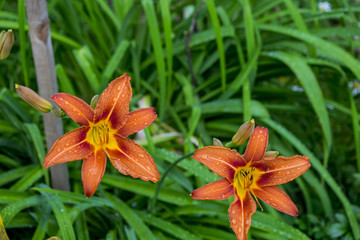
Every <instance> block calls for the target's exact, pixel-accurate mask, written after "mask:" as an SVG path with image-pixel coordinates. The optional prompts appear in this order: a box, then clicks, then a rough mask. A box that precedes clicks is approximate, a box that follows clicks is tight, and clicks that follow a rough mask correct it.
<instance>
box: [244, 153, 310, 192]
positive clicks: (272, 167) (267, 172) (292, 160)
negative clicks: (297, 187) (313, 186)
mask: <svg viewBox="0 0 360 240" xmlns="http://www.w3.org/2000/svg"><path fill="white" fill-rule="evenodd" d="M251 166H252V167H255V168H257V169H259V170H260V171H264V173H263V174H262V175H261V176H260V177H259V180H258V181H257V185H258V186H259V187H267V186H275V185H279V184H283V183H287V182H289V181H292V180H294V179H295V178H297V177H298V176H300V175H301V174H303V173H304V172H306V170H308V168H309V167H310V166H311V165H310V162H309V158H308V157H306V156H299V155H296V156H293V157H289V158H287V157H283V156H280V157H277V158H274V159H273V160H270V159H269V160H266V161H265V160H264V161H259V162H255V163H253V164H251Z"/></svg>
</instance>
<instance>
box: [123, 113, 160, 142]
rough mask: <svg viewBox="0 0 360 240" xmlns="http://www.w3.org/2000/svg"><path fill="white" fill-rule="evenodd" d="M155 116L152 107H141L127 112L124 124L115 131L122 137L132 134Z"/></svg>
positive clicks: (145, 125) (146, 124)
mask: <svg viewBox="0 0 360 240" xmlns="http://www.w3.org/2000/svg"><path fill="white" fill-rule="evenodd" d="M156 117H157V115H156V113H155V112H154V108H153V107H150V108H141V109H137V110H135V111H132V112H130V113H129V118H128V120H127V122H126V123H125V125H124V126H122V128H121V129H120V130H119V131H118V132H117V133H118V134H119V135H121V136H123V137H127V136H129V135H131V134H134V133H136V132H138V131H140V130H142V129H144V128H146V127H147V126H149V125H150V124H151V123H152V122H153V121H154V120H155V118H156Z"/></svg>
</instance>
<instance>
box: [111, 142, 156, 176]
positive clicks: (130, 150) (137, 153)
mask: <svg viewBox="0 0 360 240" xmlns="http://www.w3.org/2000/svg"><path fill="white" fill-rule="evenodd" d="M115 138H116V141H117V143H118V148H117V149H108V148H107V149H106V153H107V155H108V157H109V158H110V161H111V163H112V164H113V165H114V167H115V168H116V169H117V170H119V172H121V173H123V174H125V175H127V174H129V175H130V176H132V177H133V178H141V179H142V180H144V181H149V180H150V181H152V182H157V181H158V180H159V178H160V173H159V171H158V169H157V167H156V165H155V162H154V159H153V158H152V157H151V156H150V154H148V153H147V152H146V151H145V149H144V148H143V147H141V146H140V145H138V144H136V143H135V142H134V141H132V140H130V139H127V138H123V137H121V136H119V135H115Z"/></svg>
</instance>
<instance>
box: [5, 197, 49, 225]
mask: <svg viewBox="0 0 360 240" xmlns="http://www.w3.org/2000/svg"><path fill="white" fill-rule="evenodd" d="M41 203H42V201H41V197H40V196H31V197H28V198H24V199H21V200H17V201H15V202H12V203H10V204H8V205H7V206H6V207H4V208H3V209H2V210H1V211H0V215H1V217H2V218H3V221H4V225H5V226H7V225H8V224H9V223H10V222H11V220H12V219H13V218H14V217H15V216H16V215H17V214H18V213H19V212H21V211H22V210H24V209H26V208H29V207H33V206H36V205H40V204H41Z"/></svg>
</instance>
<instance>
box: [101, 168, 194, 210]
mask: <svg viewBox="0 0 360 240" xmlns="http://www.w3.org/2000/svg"><path fill="white" fill-rule="evenodd" d="M102 183H103V184H107V185H110V186H112V187H115V188H120V189H124V190H127V191H129V192H133V193H136V194H140V195H143V196H147V197H153V196H154V194H155V191H156V185H155V184H153V183H149V182H144V181H142V180H138V179H133V178H130V177H125V176H120V175H109V174H105V175H104V177H103V179H102ZM158 199H159V200H161V201H164V202H167V203H172V204H176V205H180V206H183V205H189V204H192V203H193V199H192V198H191V197H190V196H189V195H188V194H183V193H180V192H178V191H175V190H170V189H166V188H162V189H161V192H160V194H159V197H158Z"/></svg>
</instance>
